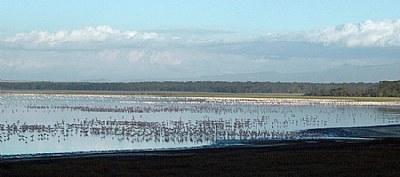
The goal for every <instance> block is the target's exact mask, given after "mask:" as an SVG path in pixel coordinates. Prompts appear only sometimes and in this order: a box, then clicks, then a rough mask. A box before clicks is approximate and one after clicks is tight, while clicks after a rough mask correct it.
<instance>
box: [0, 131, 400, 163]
mask: <svg viewBox="0 0 400 177" xmlns="http://www.w3.org/2000/svg"><path fill="white" fill-rule="evenodd" d="M299 132H304V133H318V134H321V135H322V136H321V137H304V138H300V139H261V140H223V141H219V142H217V143H216V144H211V145H203V146H195V147H187V148H165V149H125V150H104V151H76V152H56V153H33V154H6V155H0V160H1V162H13V161H37V160H39V161H40V160H45V159H70V158H90V157H108V156H109V157H114V156H124V155H129V156H166V155H167V156H180V155H182V154H183V152H191V154H193V153H196V152H197V151H208V150H211V151H212V150H227V149H241V148H244V149H246V148H258V147H262V148H278V149H279V148H284V147H285V146H288V147H291V148H297V147H296V146H298V145H300V147H301V146H304V144H307V143H309V142H313V143H312V144H326V143H364V142H375V141H382V140H396V141H399V142H400V124H394V125H377V126H361V127H335V128H317V129H307V130H301V131H299ZM325 136H326V137H325Z"/></svg>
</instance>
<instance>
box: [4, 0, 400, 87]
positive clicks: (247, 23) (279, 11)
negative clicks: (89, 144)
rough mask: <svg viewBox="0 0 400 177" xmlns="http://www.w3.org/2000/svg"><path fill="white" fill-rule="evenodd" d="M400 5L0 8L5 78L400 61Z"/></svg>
mask: <svg viewBox="0 0 400 177" xmlns="http://www.w3.org/2000/svg"><path fill="white" fill-rule="evenodd" d="M398 7H400V1H397V0H386V1H382V0H381V1H378V0H374V1H372V0H371V1H368V0H352V1H343V0H302V1H298V0H291V1H289V0H281V1H272V0H271V1H269V0H259V1H257V0H250V1H249V0H243V1H242V0H218V1H214V0H198V1H183V0H169V1H166V0H165V1H164V0H146V1H135V0H130V1H123V0H121V1H101V0H85V1H77V0H76V1H75V0H69V1H50V0H47V1H46V0H36V1H11V0H10V1H1V2H0V12H1V15H0V79H2V80H35V81H38V80H40V81H100V80H104V81H111V82H120V81H122V82H125V81H151V80H191V79H194V78H198V77H201V76H209V75H223V74H239V73H253V72H269V71H273V72H279V73H300V72H314V71H322V70H326V69H330V68H335V67H338V66H341V65H344V64H351V65H361V66H362V65H385V64H393V63H398V62H400V57H399V56H400V52H399V51H400V50H399V49H400V12H399V11H398Z"/></svg>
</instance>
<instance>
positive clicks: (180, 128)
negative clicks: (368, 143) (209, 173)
mask: <svg viewBox="0 0 400 177" xmlns="http://www.w3.org/2000/svg"><path fill="white" fill-rule="evenodd" d="M399 109H400V103H374V102H352V101H345V100H343V101H341V100H303V99H226V98H166V97H140V96H88V95H81V96H79V95H75V96H72V95H7V94H4V95H0V111H1V113H0V115H1V118H0V143H1V147H2V148H1V150H0V153H1V154H19V153H38V152H70V151H93V150H121V149H148V148H179V147H193V146H201V145H207V144H212V143H214V142H216V141H219V140H252V139H300V138H305V137H318V136H320V135H318V134H306V133H304V132H302V133H300V132H299V131H298V130H305V129H311V128H328V127H353V126H371V125H388V124H398V123H400V116H399V112H400V111H399ZM324 136H325V135H324Z"/></svg>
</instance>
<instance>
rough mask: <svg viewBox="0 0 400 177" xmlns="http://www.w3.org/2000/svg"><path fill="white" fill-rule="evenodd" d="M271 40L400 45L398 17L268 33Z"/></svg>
mask: <svg viewBox="0 0 400 177" xmlns="http://www.w3.org/2000/svg"><path fill="white" fill-rule="evenodd" d="M267 39H268V40H272V41H305V42H313V43H322V44H324V45H343V46H346V47H394V46H395V47H398V46H400V19H398V20H382V21H371V20H366V21H363V22H361V23H358V24H352V23H346V24H343V25H339V26H335V27H326V28H322V29H319V30H314V31H306V32H291V33H283V34H269V35H267Z"/></svg>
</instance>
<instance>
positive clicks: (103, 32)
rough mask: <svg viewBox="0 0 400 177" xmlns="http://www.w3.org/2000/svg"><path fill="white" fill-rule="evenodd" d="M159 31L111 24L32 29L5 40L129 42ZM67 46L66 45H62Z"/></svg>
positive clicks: (31, 43) (30, 44) (32, 44)
mask: <svg viewBox="0 0 400 177" xmlns="http://www.w3.org/2000/svg"><path fill="white" fill-rule="evenodd" d="M157 38H158V35H157V33H153V32H138V31H129V30H127V31H121V30H117V29H113V28H112V27H110V26H98V27H96V28H94V27H87V28H84V29H79V30H72V31H65V30H61V31H57V32H48V31H32V32H30V33H17V34H16V35H15V36H13V37H8V38H6V39H5V40H4V41H5V42H8V43H11V44H20V45H22V46H25V47H29V48H32V47H39V48H40V47H57V46H60V45H62V44H65V43H74V44H75V43H78V44H81V43H96V42H119V43H124V42H129V41H143V40H152V39H157ZM62 47H65V46H62Z"/></svg>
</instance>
